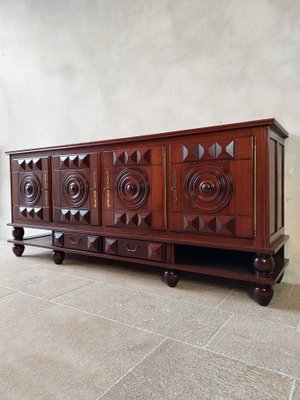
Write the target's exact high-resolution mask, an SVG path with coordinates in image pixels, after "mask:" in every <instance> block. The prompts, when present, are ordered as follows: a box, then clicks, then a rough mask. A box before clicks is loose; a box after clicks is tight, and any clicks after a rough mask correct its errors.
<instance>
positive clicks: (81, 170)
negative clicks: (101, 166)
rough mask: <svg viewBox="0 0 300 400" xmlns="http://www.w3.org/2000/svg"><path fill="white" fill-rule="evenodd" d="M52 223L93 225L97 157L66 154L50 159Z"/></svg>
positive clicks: (96, 214) (95, 219) (96, 212)
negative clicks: (51, 170)
mask: <svg viewBox="0 0 300 400" xmlns="http://www.w3.org/2000/svg"><path fill="white" fill-rule="evenodd" d="M52 165H53V167H52V168H53V194H54V195H53V203H54V204H53V210H54V211H53V212H54V221H55V222H60V223H65V224H80V225H97V224H98V223H99V207H98V154H97V153H88V154H87V153H84V154H72V155H70V154H67V155H59V156H55V157H53V158H52Z"/></svg>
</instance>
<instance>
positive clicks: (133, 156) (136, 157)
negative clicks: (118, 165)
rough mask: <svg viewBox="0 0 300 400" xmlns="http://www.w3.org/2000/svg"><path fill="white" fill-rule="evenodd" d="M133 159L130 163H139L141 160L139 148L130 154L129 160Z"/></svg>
mask: <svg viewBox="0 0 300 400" xmlns="http://www.w3.org/2000/svg"><path fill="white" fill-rule="evenodd" d="M129 160H130V161H132V162H131V163H130V164H135V165H136V164H139V162H140V161H141V153H140V152H139V151H138V150H135V151H134V152H133V153H131V154H130V156H129V159H128V161H129Z"/></svg>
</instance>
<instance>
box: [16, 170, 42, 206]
mask: <svg viewBox="0 0 300 400" xmlns="http://www.w3.org/2000/svg"><path fill="white" fill-rule="evenodd" d="M41 193H42V185H41V181H40V180H39V178H38V177H37V176H36V175H35V174H34V173H33V172H27V173H25V174H23V175H22V178H21V180H20V195H21V198H22V200H23V203H24V204H26V205H28V206H34V205H35V204H36V203H37V202H38V201H39V199H40V197H41Z"/></svg>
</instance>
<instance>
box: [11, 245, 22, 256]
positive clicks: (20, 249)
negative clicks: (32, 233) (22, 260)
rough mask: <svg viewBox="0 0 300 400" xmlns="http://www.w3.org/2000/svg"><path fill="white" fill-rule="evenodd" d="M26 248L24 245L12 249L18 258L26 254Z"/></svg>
mask: <svg viewBox="0 0 300 400" xmlns="http://www.w3.org/2000/svg"><path fill="white" fill-rule="evenodd" d="M24 249H25V246H23V245H22V244H14V245H13V247H12V251H13V252H14V254H15V255H16V256H17V257H21V255H22V254H23V253H24Z"/></svg>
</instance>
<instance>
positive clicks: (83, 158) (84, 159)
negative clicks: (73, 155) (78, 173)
mask: <svg viewBox="0 0 300 400" xmlns="http://www.w3.org/2000/svg"><path fill="white" fill-rule="evenodd" d="M78 159H79V164H78V166H79V168H89V167H90V157H89V154H80V155H79V157H78Z"/></svg>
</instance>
